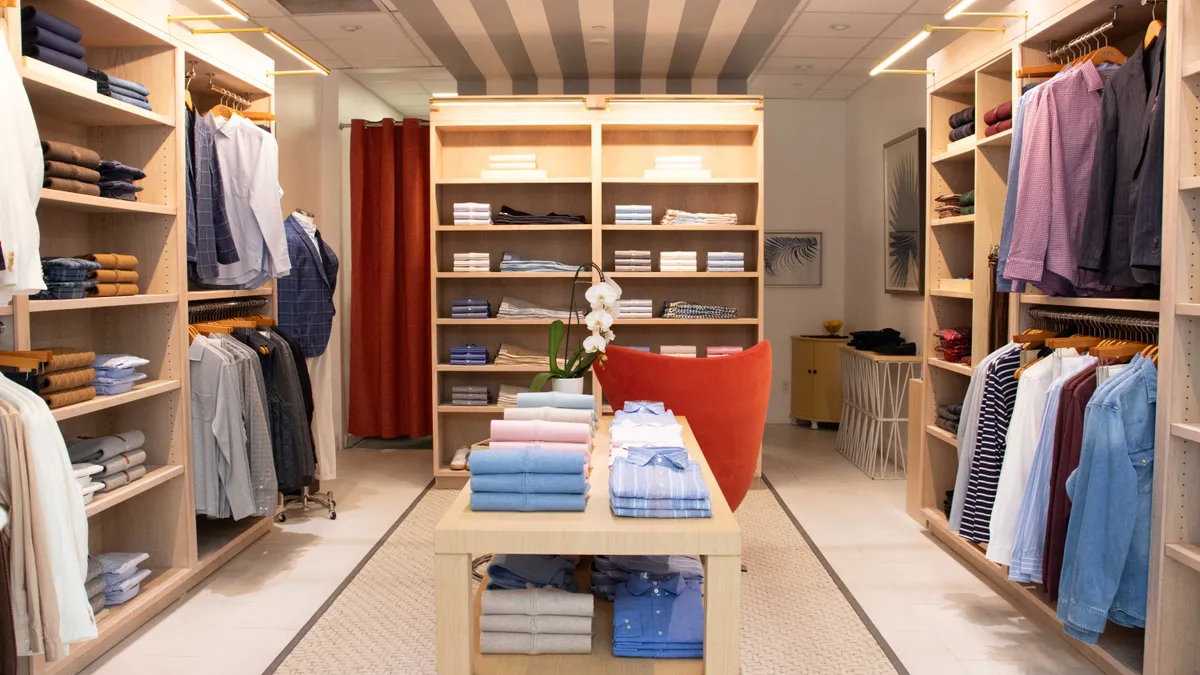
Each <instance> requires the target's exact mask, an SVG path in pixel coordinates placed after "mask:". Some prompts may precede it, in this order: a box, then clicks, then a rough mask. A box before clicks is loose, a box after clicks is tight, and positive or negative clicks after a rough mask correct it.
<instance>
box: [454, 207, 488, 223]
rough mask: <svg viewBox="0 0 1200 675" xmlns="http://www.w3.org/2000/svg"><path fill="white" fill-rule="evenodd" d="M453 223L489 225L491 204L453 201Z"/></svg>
mask: <svg viewBox="0 0 1200 675" xmlns="http://www.w3.org/2000/svg"><path fill="white" fill-rule="evenodd" d="M454 224H455V225H491V224H492V205H491V204H481V203H479V202H455V203H454Z"/></svg>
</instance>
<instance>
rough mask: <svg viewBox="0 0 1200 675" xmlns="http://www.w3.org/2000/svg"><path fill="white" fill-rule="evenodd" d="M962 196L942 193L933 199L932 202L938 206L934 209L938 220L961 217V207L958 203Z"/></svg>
mask: <svg viewBox="0 0 1200 675" xmlns="http://www.w3.org/2000/svg"><path fill="white" fill-rule="evenodd" d="M961 199H962V195H960V194H957V193H943V194H940V195H938V196H936V197H934V198H933V201H935V202H937V203H938V205H937V206H935V207H934V209H933V210H934V211H936V212H937V215H938V218H954V217H955V216H961V215H962V206H961V204H960V203H959V202H960V200H961Z"/></svg>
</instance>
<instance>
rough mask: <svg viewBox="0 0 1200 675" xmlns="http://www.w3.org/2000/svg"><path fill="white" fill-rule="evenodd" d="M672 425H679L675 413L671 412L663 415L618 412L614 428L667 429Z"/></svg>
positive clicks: (645, 412)
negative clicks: (643, 427) (641, 427)
mask: <svg viewBox="0 0 1200 675" xmlns="http://www.w3.org/2000/svg"><path fill="white" fill-rule="evenodd" d="M672 424H678V422H677V421H675V413H673V412H671V411H670V410H668V411H666V412H662V413H653V412H647V411H639V412H625V411H624V410H618V411H617V412H616V416H615V419H613V426H615V427H621V426H646V427H665V426H670V425H672Z"/></svg>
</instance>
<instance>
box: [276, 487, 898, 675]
mask: <svg viewBox="0 0 1200 675" xmlns="http://www.w3.org/2000/svg"><path fill="white" fill-rule="evenodd" d="M456 495H457V492H456V491H453V490H429V491H427V492H426V493H425V494H424V495H423V497H422V498H421V499H420V500H419V501H418V503H417V504H415V505H414V507H413V508H412V509H411V510H410V511H409V512H408V513H407V514H406V515H405V516H403V517H402V518H401V520H400V522H399V524H398V525H397V526H396V527H395V528H394V530H393V531H392V532H391V533H390V534H389V535H387V536H386V539H385V540H384V541H383V543H382V545H380V546H379V547H378V549H376V550H375V552H374V553H373V554H372V555H371V556H370V557H369V558H368V559H367V561H366V562H365V564H363V565H362V567H361V568H360V569H359V571H358V572H357V574H356V575H354V576H353V577H352V578H351V580H350V581H349V582H348V583H347V584H345V585H344V586H343V588H342V590H341V591H340V593H339V594H337V595H335V597H334V598H333V599H332V600H331V602H329V603H327V604H326V606H325V608H324V609H323V611H322V612H321V613H319V614H318V616H317V617H315V618H314V621H312V622H310V623H309V625H308V626H307V627H306V628H305V630H304V631H303V632H301V634H300V635H299V636H297V638H296V640H294V641H293V642H292V644H291V645H290V647H289V650H288V651H286V652H285V653H283V654H281V655H280V657H279V659H277V660H276V663H275V665H274V666H273V667H272V668H270V669H268V671H267V673H268V674H269V673H272V672H274V673H277V674H278V675H311V674H312V673H336V674H337V675H384V674H389V675H390V674H394V675H426V674H429V675H434V674H435V673H436V672H437V670H436V668H435V667H434V639H433V621H434V616H433V529H434V527H435V526H436V525H437V522H438V520H439V519H441V517H442V514H443V513H445V511H446V509H447V508H449V506H450V504H451V502H453V501H454V498H455V496H456ZM737 520H738V524H739V525H741V527H742V548H743V558H742V562H743V564H745V566H746V568H747V569H748V571H747V572H744V573H743V574H742V673H744V674H745V675H756V674H759V673H764V674H765V673H788V674H789V675H808V674H811V675H884V674H886V675H894V674H896V673H900V674H901V675H907V674H906V672H905V671H904V670H903V667H899V669H898V668H897V666H896V665H894V664H898V663H899V661H898V659H896V658H895V655H894V654H892V652H891V651H890V649H888V648H887V647H886V646H883V644H882V642H881V641H880V640H879V639H878V638H877V635H878V634H877V633H876V632H875V631H874V630H873V628H869V627H868V624H867V623H865V622H864V620H863V618H862V615H861V612H860V610H859V609H858V608H857V605H856V604H854V603H853V601H852V600H851V599H850V598H848V596H847V594H846V593H845V592H844V591H843V588H842V586H841V585H840V582H838V581H836V580H835V579H834V577H832V576H831V575H830V572H829V570H828V569H827V568H826V566H825V564H824V562H823V560H822V559H821V558H820V556H819V554H817V553H816V552H815V551H814V550H813V548H812V547H811V546H810V544H809V542H808V541H807V538H806V536H804V535H803V534H802V533H801V531H800V530H799V529H798V528H797V525H796V524H795V521H794V520H793V519H792V517H791V515H790V513H788V512H787V511H786V510H785V509H784V508H783V507H782V505H781V504H780V502H779V500H778V499H777V498H776V496H775V494H774V492H773V491H772V490H770V489H769V488H768V487H767V486H765V485H763V484H761V483H758V484H756V486H755V488H754V489H752V490H751V491H750V493H749V494H748V495H747V497H746V500H745V501H744V502H742V505H741V507H740V508H739V509H738V512H737Z"/></svg>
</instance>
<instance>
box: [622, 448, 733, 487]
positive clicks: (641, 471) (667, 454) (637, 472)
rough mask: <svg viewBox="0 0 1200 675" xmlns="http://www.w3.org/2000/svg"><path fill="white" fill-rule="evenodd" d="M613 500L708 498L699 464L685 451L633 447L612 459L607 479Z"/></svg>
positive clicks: (679, 449) (680, 449) (681, 449)
mask: <svg viewBox="0 0 1200 675" xmlns="http://www.w3.org/2000/svg"><path fill="white" fill-rule="evenodd" d="M608 488H609V494H610V495H611V496H613V497H630V498H636V499H709V498H710V494H709V490H708V484H707V483H705V482H704V473H703V471H702V470H701V469H700V463H699V462H693V461H692V460H691V459H690V458H689V457H688V452H687V448H674V447H648V448H642V447H635V448H629V450H628V454H627V456H625V457H616V458H614V459H613V465H612V470H611V473H610V475H609V479H608Z"/></svg>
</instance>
